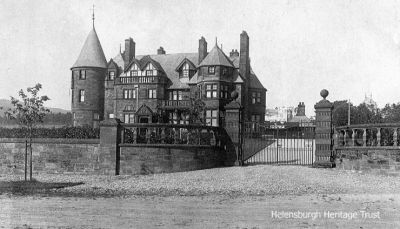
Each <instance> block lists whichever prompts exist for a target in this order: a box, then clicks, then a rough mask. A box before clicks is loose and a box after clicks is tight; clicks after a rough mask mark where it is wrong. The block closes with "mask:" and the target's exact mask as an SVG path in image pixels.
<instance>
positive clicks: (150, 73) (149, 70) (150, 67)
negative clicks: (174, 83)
mask: <svg viewBox="0 0 400 229" xmlns="http://www.w3.org/2000/svg"><path fill="white" fill-rule="evenodd" d="M153 70H154V67H153V65H152V64H151V63H149V64H148V65H147V66H146V76H153Z"/></svg>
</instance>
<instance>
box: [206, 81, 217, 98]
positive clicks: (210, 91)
mask: <svg viewBox="0 0 400 229" xmlns="http://www.w3.org/2000/svg"><path fill="white" fill-rule="evenodd" d="M217 89H218V86H217V84H206V98H217V95H218V94H217Z"/></svg>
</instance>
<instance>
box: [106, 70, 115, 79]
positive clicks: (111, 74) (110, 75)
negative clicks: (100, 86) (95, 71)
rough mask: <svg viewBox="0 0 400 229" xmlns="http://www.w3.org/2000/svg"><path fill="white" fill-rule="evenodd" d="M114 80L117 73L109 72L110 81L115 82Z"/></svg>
mask: <svg viewBox="0 0 400 229" xmlns="http://www.w3.org/2000/svg"><path fill="white" fill-rule="evenodd" d="M114 78H115V72H114V71H110V72H108V80H114Z"/></svg>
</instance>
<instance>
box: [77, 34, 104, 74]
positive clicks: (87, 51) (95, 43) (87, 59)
mask: <svg viewBox="0 0 400 229" xmlns="http://www.w3.org/2000/svg"><path fill="white" fill-rule="evenodd" d="M76 67H97V68H107V61H106V57H105V56H104V52H103V48H102V47H101V44H100V41H99V38H98V37H97V33H96V30H95V29H94V27H93V29H92V31H90V33H89V35H88V37H87V38H86V41H85V44H84V45H83V47H82V50H81V53H80V54H79V57H78V59H77V60H76V62H75V64H74V65H73V66H72V68H76Z"/></svg>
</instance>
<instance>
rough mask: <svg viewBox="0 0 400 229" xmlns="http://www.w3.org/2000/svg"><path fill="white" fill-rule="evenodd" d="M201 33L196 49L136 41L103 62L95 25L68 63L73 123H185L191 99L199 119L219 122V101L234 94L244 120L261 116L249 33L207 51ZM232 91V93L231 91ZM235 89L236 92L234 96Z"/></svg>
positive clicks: (262, 93) (261, 91)
mask: <svg viewBox="0 0 400 229" xmlns="http://www.w3.org/2000/svg"><path fill="white" fill-rule="evenodd" d="M207 45H208V43H207V41H206V40H205V38H204V37H201V38H200V39H199V46H198V52H194V53H174V54H169V53H167V52H166V51H165V50H164V49H163V47H160V48H159V49H157V50H155V51H156V52H155V54H148V55H136V53H135V50H136V43H135V42H134V41H133V39H132V38H128V39H126V40H125V50H124V51H123V52H122V51H121V50H120V52H119V53H117V55H116V56H115V57H113V58H111V59H110V60H109V61H108V62H107V60H106V58H105V55H104V52H103V49H102V46H101V44H100V41H99V38H98V36H97V33H96V30H95V28H94V25H93V28H92V30H91V31H90V33H89V35H88V37H87V39H86V41H85V43H84V45H83V48H82V50H81V53H80V54H79V57H78V59H77V60H76V62H75V64H74V65H73V66H72V68H71V71H72V77H71V89H72V93H71V94H72V98H71V99H72V100H71V107H72V112H73V123H74V126H81V125H89V126H92V127H98V125H99V122H100V121H102V120H107V119H113V118H118V119H120V120H121V121H122V122H125V123H173V124H189V123H191V122H193V121H191V119H190V114H191V112H193V110H194V108H195V106H194V103H195V101H201V102H202V104H203V105H202V109H201V114H199V116H200V117H201V118H200V119H201V120H202V122H203V123H204V124H206V125H211V126H223V125H224V124H223V123H224V118H225V108H224V107H225V106H226V105H227V104H228V103H230V102H232V100H236V101H237V102H238V103H239V104H240V105H241V107H242V108H243V117H244V120H247V121H257V122H262V121H264V117H265V106H266V89H265V88H264V86H263V85H262V84H261V83H260V81H259V79H258V78H257V76H256V74H255V73H254V72H253V71H252V68H251V66H250V57H249V36H248V35H247V33H246V32H245V31H243V32H242V33H241V34H240V49H239V51H238V50H237V49H232V51H231V52H230V53H229V55H226V54H225V53H224V52H223V50H222V49H221V48H220V47H219V46H218V45H217V43H216V44H215V45H214V47H212V48H211V50H209V51H208V48H207ZM235 95H236V96H235ZM237 95H238V96H237Z"/></svg>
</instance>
